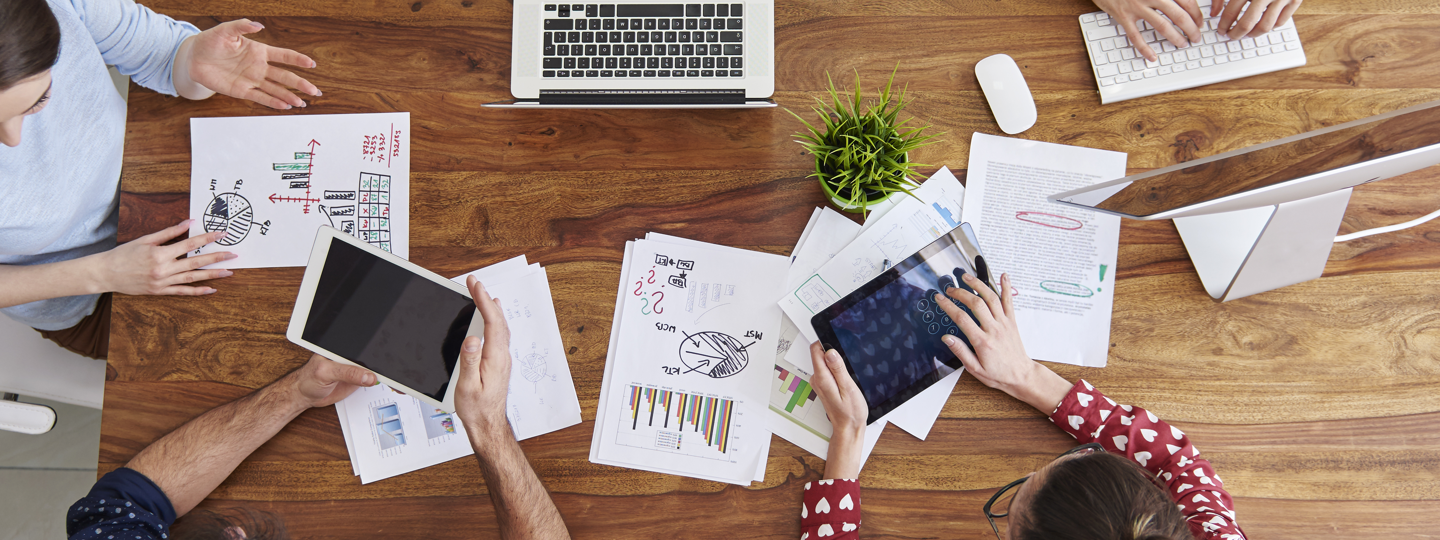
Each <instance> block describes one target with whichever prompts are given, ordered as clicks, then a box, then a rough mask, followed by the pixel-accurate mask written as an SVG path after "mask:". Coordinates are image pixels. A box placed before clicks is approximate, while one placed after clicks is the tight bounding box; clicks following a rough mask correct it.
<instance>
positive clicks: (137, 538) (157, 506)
mask: <svg viewBox="0 0 1440 540" xmlns="http://www.w3.org/2000/svg"><path fill="white" fill-rule="evenodd" d="M174 523H175V507H174V506H171V505H170V498H169V497H167V496H165V492H164V491H161V490H160V486H157V485H155V482H152V481H151V480H150V479H149V478H147V477H146V476H145V475H143V474H140V473H138V472H136V471H135V470H134V469H126V468H124V467H121V468H119V469H115V470H114V471H111V472H110V473H108V474H106V475H105V476H103V477H101V478H100V481H99V482H95V487H93V488H90V494H89V495H86V496H85V498H83V499H80V500H79V501H78V502H76V503H75V504H74V505H73V506H71V507H70V512H69V513H67V514H66V516H65V526H66V527H65V531H66V533H67V534H69V535H70V540H155V539H158V540H165V539H167V538H169V537H170V525H172V524H174Z"/></svg>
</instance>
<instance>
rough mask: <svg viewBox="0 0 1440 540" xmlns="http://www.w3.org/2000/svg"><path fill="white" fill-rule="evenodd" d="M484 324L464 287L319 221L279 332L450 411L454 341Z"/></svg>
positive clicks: (458, 343)
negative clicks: (302, 274) (287, 316)
mask: <svg viewBox="0 0 1440 540" xmlns="http://www.w3.org/2000/svg"><path fill="white" fill-rule="evenodd" d="M484 327H485V325H484V323H483V321H482V318H481V317H480V315H479V314H478V313H476V310H475V303H474V301H473V300H471V298H470V291H468V290H466V289H465V287H462V286H460V285H458V284H456V283H454V282H452V281H450V280H448V279H445V278H443V277H440V276H439V275H438V274H436V273H434V272H431V271H429V270H426V269H424V268H421V267H419V266H416V265H415V264H414V263H411V262H410V261H407V260H405V259H401V258H400V257H396V256H394V255H391V254H389V253H386V252H385V251H383V250H381V249H380V248H377V247H375V246H372V245H370V244H368V243H366V242H364V241H361V240H359V239H357V238H355V237H353V236H350V235H348V234H345V233H343V232H340V231H339V230H336V229H334V228H332V227H325V226H322V227H320V230H319V232H318V233H317V234H316V235H315V245H314V247H312V248H311V250H310V263H309V264H308V265H307V266H306V267H305V279H304V280H303V281H301V282H300V294H299V295H298V296H297V297H296V298H295V311H293V312H291V314H290V328H289V329H288V330H286V331H285V337H287V338H289V339H290V341H291V342H293V343H295V344H297V345H299V346H301V347H304V348H306V349H309V350H311V351H313V352H315V353H316V354H319V355H321V356H324V357H326V358H329V359H331V360H334V361H336V362H345V363H349V364H355V365H359V366H362V367H364V368H366V369H369V370H370V371H373V372H375V374H376V375H379V377H380V382H383V383H385V384H386V385H389V386H390V387H391V388H394V389H396V390H399V391H402V392H405V393H406V394H409V395H411V396H414V397H415V398H416V399H419V400H420V401H422V402H424V403H427V404H429V405H431V406H434V407H437V408H439V409H441V410H444V411H447V412H455V405H454V403H455V381H456V379H457V374H458V373H459V371H458V370H456V369H455V364H456V363H457V362H458V361H459V358H460V346H461V342H463V341H464V340H465V338H466V337H467V336H472V335H482V334H483V333H484Z"/></svg>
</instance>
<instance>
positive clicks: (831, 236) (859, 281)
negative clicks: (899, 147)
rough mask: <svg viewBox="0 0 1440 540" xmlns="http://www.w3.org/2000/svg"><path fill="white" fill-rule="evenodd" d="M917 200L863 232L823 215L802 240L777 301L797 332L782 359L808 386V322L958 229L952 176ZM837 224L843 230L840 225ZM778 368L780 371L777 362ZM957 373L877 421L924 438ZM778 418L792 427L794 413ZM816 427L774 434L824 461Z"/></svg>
mask: <svg viewBox="0 0 1440 540" xmlns="http://www.w3.org/2000/svg"><path fill="white" fill-rule="evenodd" d="M914 193H915V196H914V197H911V196H908V195H897V196H896V197H892V198H891V200H892V201H894V203H893V204H889V205H886V207H885V208H883V209H882V210H881V211H878V212H872V213H871V214H870V216H869V219H868V220H867V221H866V222H865V226H864V227H860V228H858V229H857V228H856V227H855V226H854V223H852V222H850V221H849V220H848V219H845V218H844V217H843V216H839V215H838V214H835V213H834V212H829V213H828V214H827V213H824V212H822V213H821V215H820V218H819V220H818V221H817V225H816V226H815V228H814V229H815V231H814V232H812V233H807V234H803V235H802V236H801V239H800V244H799V245H797V246H796V247H795V252H794V255H793V257H792V258H793V259H794V261H795V263H794V264H792V265H791V267H790V275H789V278H788V279H787V286H786V294H785V296H784V297H783V298H781V299H780V307H781V308H782V309H784V310H785V314H786V315H787V316H788V318H789V319H790V323H791V324H793V326H794V327H795V328H796V330H797V332H798V333H797V334H796V336H795V338H794V340H793V341H794V344H793V345H791V346H790V347H789V350H788V351H787V352H786V353H785V358H784V359H783V360H784V361H785V362H786V363H787V364H788V365H789V366H791V367H793V368H795V369H796V370H799V371H800V372H802V373H803V374H804V375H805V376H806V378H807V379H808V376H809V375H810V371H811V368H810V350H809V349H810V344H811V343H813V342H814V341H815V339H816V337H815V329H814V327H812V326H811V325H810V317H811V316H813V315H814V314H815V313H818V312H819V311H820V310H823V309H825V308H826V307H829V306H830V304H833V303H835V302H836V301H838V300H840V299H841V298H843V297H844V296H845V295H847V294H850V293H851V292H852V291H854V290H855V289H858V288H860V286H861V285H864V284H865V283H866V282H868V281H870V280H871V279H874V278H875V276H878V275H880V273H881V272H883V271H884V270H885V268H886V264H887V262H888V264H892V265H893V264H895V263H898V262H900V261H901V260H904V259H905V258H906V257H909V256H910V255H912V254H914V253H915V251H917V250H919V249H920V248H922V247H924V246H925V245H926V244H929V243H930V242H934V241H935V239H937V238H939V237H940V235H942V234H945V233H946V232H948V231H950V230H951V229H953V228H955V227H956V226H958V225H960V221H961V219H960V208H961V205H962V203H963V202H964V199H965V187H964V186H961V185H960V181H959V180H958V179H956V178H955V175H954V174H951V172H950V169H948V168H943V167H942V168H941V169H940V170H939V171H937V172H936V173H935V174H934V175H932V176H931V177H930V179H929V180H926V181H925V182H924V183H923V184H921V185H920V188H919V189H916V190H914ZM832 215H833V216H832ZM840 221H845V222H846V223H845V224H841V223H840ZM847 225H848V226H847ZM776 365H781V364H780V363H779V362H777V364H776ZM782 367H783V366H782ZM962 372H963V370H960V371H956V372H955V373H952V374H950V375H949V376H948V377H946V378H944V379H942V380H941V381H940V382H938V383H935V385H933V386H931V387H930V388H928V389H926V390H925V391H924V392H922V393H921V394H920V395H918V396H915V397H914V398H911V399H910V401H907V402H905V404H904V405H901V406H900V407H898V408H896V409H895V410H893V411H890V414H887V415H885V418H883V419H881V420H883V421H887V422H889V423H891V424H895V425H896V426H898V427H899V428H900V429H903V430H905V431H906V432H908V433H910V434H911V435H914V436H916V437H919V438H920V439H924V438H925V437H926V436H927V435H929V433H930V428H931V427H933V426H934V425H935V420H936V419H938V418H939V417H940V410H941V409H943V408H944V407H945V402H946V401H947V400H948V399H949V398H950V391H951V390H953V389H954V388H955V383H956V382H958V381H959V380H960V374H961V373H962ZM787 406H788V402H787ZM776 414H778V415H780V416H781V417H782V418H784V419H791V420H793V411H792V412H787V413H784V414H782V413H778V412H777V413H776ZM792 423H794V422H792ZM816 424H817V422H816V421H815V420H814V419H809V420H808V421H806V422H804V427H806V428H807V429H806V430H805V431H809V432H811V435H814V436H806V435H805V434H804V433H801V432H797V431H796V430H794V429H786V428H777V429H776V433H777V434H779V435H780V436H782V437H785V439H786V440H788V441H790V442H793V443H795V444H796V445H798V446H800V447H801V448H805V449H806V450H809V451H810V452H812V453H814V454H816V455H819V456H824V455H825V454H824V448H826V446H824V445H822V444H820V443H818V442H817V440H818V439H824V440H828V437H829V432H828V427H829V424H828V422H827V423H826V424H825V427H826V428H827V429H825V430H821V429H816ZM782 425H783V424H782ZM876 426H883V424H882V423H881V422H879V421H877V422H876V423H875V424H873V425H871V426H870V429H871V431H874V432H877V433H875V435H876V436H878V431H879V429H876ZM815 432H819V433H815ZM867 452H868V449H867Z"/></svg>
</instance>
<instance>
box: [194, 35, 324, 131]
mask: <svg viewBox="0 0 1440 540" xmlns="http://www.w3.org/2000/svg"><path fill="white" fill-rule="evenodd" d="M263 29H265V26H264V25H262V24H260V23H257V22H253V21H251V20H249V19H241V20H238V21H230V22H227V23H221V24H220V25H217V26H215V27H214V28H211V29H209V30H206V31H204V32H200V34H199V35H196V36H195V37H193V38H191V39H193V40H194V43H193V44H192V45H191V47H192V49H191V51H190V64H189V66H188V68H189V75H190V79H191V80H193V81H195V82H197V83H200V84H201V85H203V86H204V87H205V88H208V89H210V90H213V91H215V92H219V93H221V94H225V95H227V96H230V97H235V98H240V99H248V100H250V101H254V102H256V103H259V104H261V105H265V106H267V107H271V108H275V109H289V108H291V107H304V106H305V101H304V100H302V99H300V96H297V95H295V94H294V93H292V92H291V91H290V90H289V89H291V88H293V89H295V90H298V91H300V92H304V93H306V94H309V95H312V96H319V95H320V89H319V88H316V87H315V85H313V84H310V81H307V80H305V79H303V78H301V77H300V76H299V75H296V74H294V73H292V72H290V71H287V70H284V69H281V68H278V67H275V66H272V65H271V62H275V63H281V64H290V65H292V66H296V67H302V68H313V67H315V61H314V60H311V59H310V57H308V56H305V55H303V54H300V53H298V52H295V51H292V50H290V49H281V48H279V47H271V46H269V45H266V44H264V43H260V42H258V41H255V40H252V39H250V38H248V37H245V35H246V34H253V33H255V32H259V31H261V30H263Z"/></svg>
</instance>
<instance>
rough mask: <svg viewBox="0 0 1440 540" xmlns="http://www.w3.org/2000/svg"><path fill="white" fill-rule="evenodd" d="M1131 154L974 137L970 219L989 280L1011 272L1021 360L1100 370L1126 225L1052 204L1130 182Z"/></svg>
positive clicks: (1106, 351) (967, 213)
mask: <svg viewBox="0 0 1440 540" xmlns="http://www.w3.org/2000/svg"><path fill="white" fill-rule="evenodd" d="M1125 158H1126V156H1125V154H1124V153H1121V152H1111V151H1107V150H1095V149H1092V148H1081V147H1078V146H1065V145H1060V144H1051V143H1044V142H1037V141H1027V140H1023V139H1011V138H1007V137H996V136H992V135H985V134H982V133H976V134H975V135H974V137H973V138H972V139H971V143H970V164H969V167H970V169H969V176H968V177H967V178H968V183H969V195H968V196H967V197H966V198H965V205H964V215H965V218H966V220H967V221H969V222H970V223H972V224H973V225H974V227H975V234H976V236H978V237H979V239H980V247H981V250H982V251H984V252H985V258H986V260H987V262H989V264H990V268H991V269H992V270H991V272H992V273H997V272H1007V273H1009V274H1010V281H1011V284H1012V285H1013V286H1014V288H1015V290H1014V291H1011V292H1012V294H1014V293H1017V292H1018V294H1017V295H1016V296H1015V310H1016V317H1017V319H1018V322H1019V325H1020V336H1021V338H1022V339H1024V341H1025V350H1026V352H1028V353H1029V354H1030V356H1031V357H1032V358H1034V359H1036V360H1046V361H1050V362H1061V363H1065V364H1075V365H1081V366H1091V367H1104V366H1105V361H1106V358H1107V357H1108V355H1109V350H1110V347H1109V345H1110V319H1111V315H1112V310H1113V307H1114V303H1115V286H1114V285H1115V257H1116V251H1117V249H1118V247H1119V243H1120V218H1119V217H1116V216H1109V215H1105V214H1101V213H1098V212H1090V211H1086V210H1081V209H1078V208H1072V207H1068V206H1063V205H1059V204H1055V203H1051V202H1049V201H1047V200H1046V199H1045V197H1047V196H1049V195H1053V194H1056V193H1060V192H1062V191H1067V190H1071V189H1077V188H1081V187H1085V186H1089V185H1092V184H1095V183H1098V182H1103V181H1106V180H1112V179H1115V178H1120V177H1122V176H1125Z"/></svg>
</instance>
